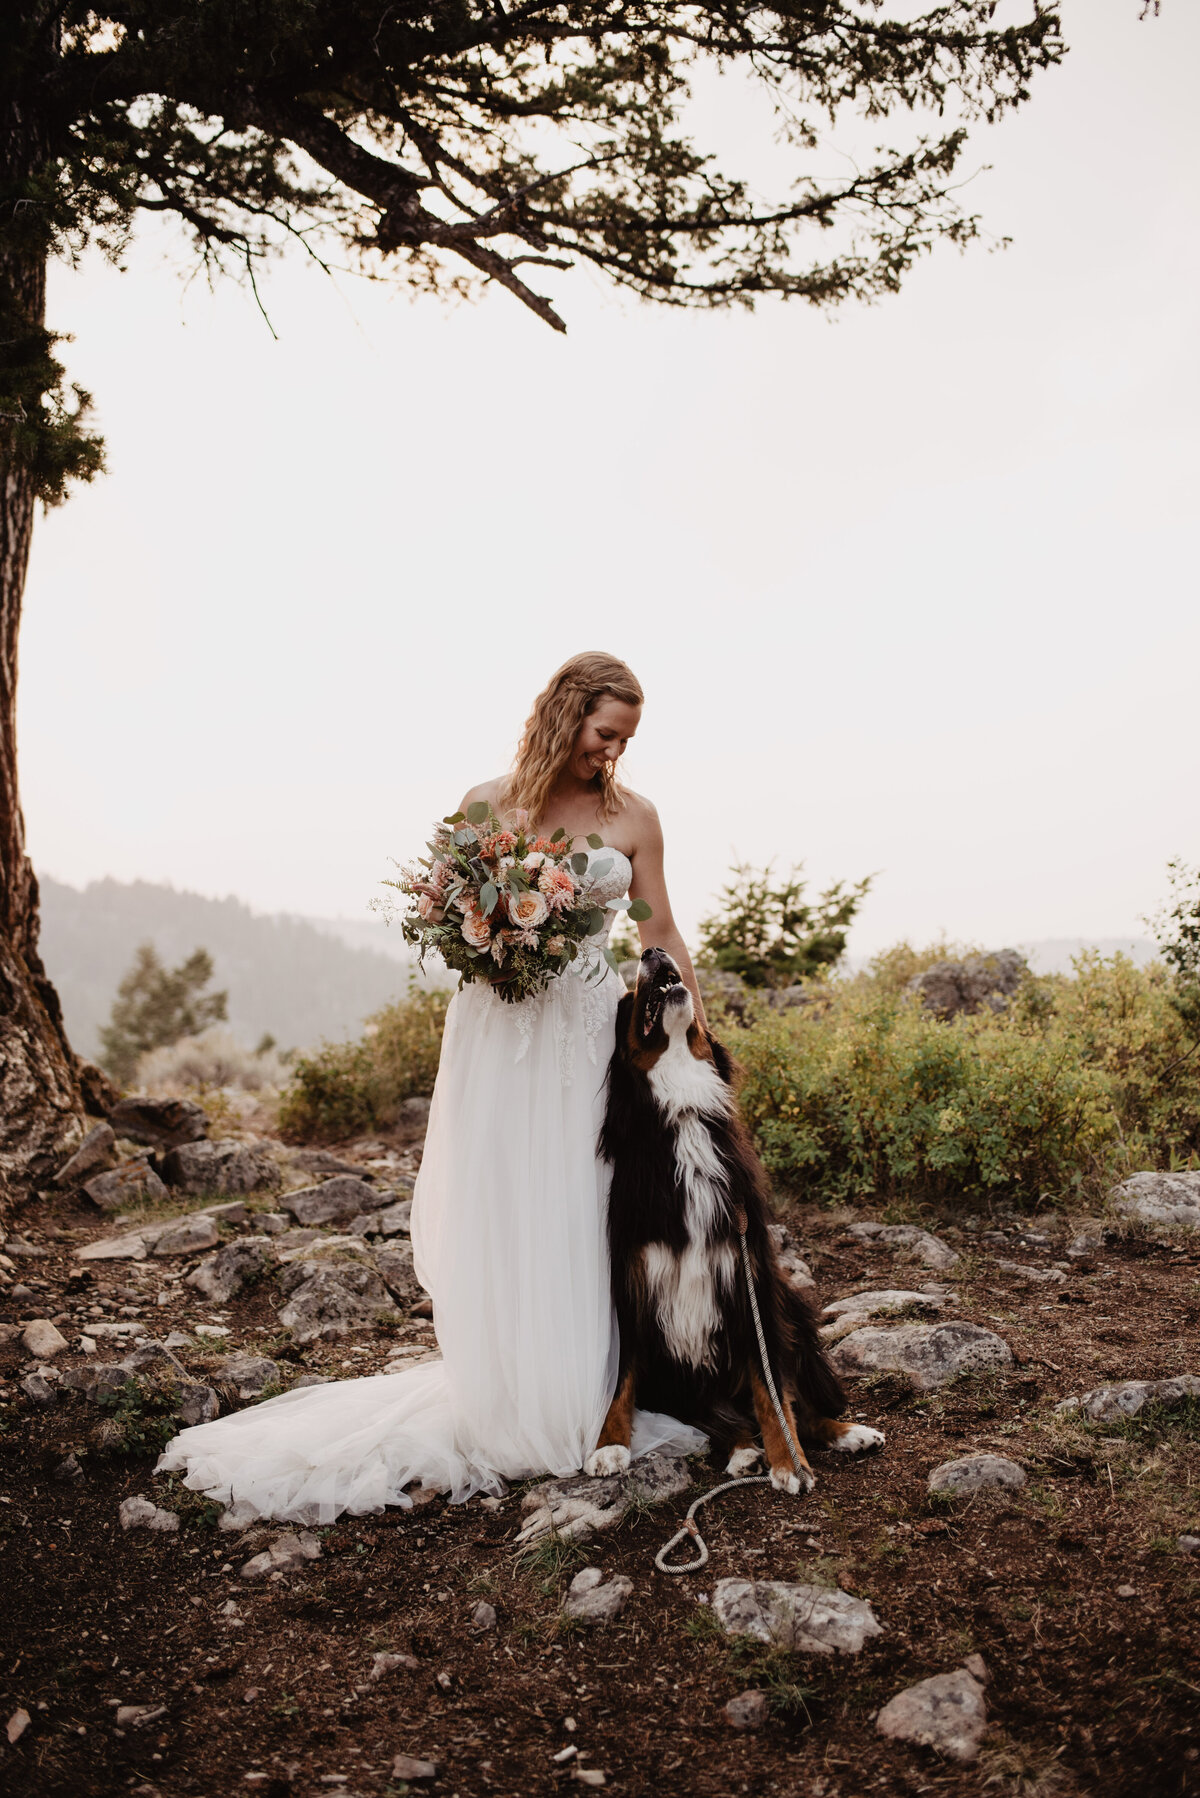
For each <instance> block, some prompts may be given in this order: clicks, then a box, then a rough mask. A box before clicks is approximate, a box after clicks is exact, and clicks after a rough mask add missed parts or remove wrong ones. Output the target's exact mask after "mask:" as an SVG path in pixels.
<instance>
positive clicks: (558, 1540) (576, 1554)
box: [515, 1530, 588, 1598]
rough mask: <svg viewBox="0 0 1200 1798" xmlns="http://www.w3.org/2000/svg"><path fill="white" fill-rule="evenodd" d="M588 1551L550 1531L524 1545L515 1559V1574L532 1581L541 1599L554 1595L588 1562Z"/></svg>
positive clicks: (555, 1531)
mask: <svg viewBox="0 0 1200 1798" xmlns="http://www.w3.org/2000/svg"><path fill="white" fill-rule="evenodd" d="M587 1558H588V1557H587V1551H586V1549H584V1548H583V1547H581V1546H580V1544H579V1543H577V1542H572V1541H571V1540H570V1539H569V1538H568V1537H566V1536H560V1535H559V1533H558V1531H557V1530H551V1531H550V1532H549V1533H548V1534H547V1535H545V1536H539V1537H538V1538H537V1540H536V1541H535V1542H529V1543H526V1545H525V1546H524V1547H523V1548H521V1549H518V1551H517V1554H516V1556H515V1561H516V1566H517V1571H518V1572H519V1573H521V1574H523V1575H524V1576H525V1578H527V1579H529V1580H531V1581H532V1582H533V1583H534V1585H536V1586H537V1588H538V1590H539V1591H540V1592H541V1593H542V1595H543V1597H546V1598H549V1597H550V1596H552V1595H557V1593H558V1591H559V1590H560V1588H561V1586H562V1583H563V1581H564V1580H565V1579H566V1578H567V1577H568V1575H573V1574H574V1572H575V1571H576V1569H577V1568H579V1567H581V1566H582V1565H583V1564H584V1562H585V1561H586V1560H587Z"/></svg>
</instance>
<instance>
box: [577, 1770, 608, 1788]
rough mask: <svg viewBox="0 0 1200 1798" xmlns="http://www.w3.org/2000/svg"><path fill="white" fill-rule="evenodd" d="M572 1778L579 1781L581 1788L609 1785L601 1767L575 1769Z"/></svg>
mask: <svg viewBox="0 0 1200 1798" xmlns="http://www.w3.org/2000/svg"><path fill="white" fill-rule="evenodd" d="M572 1778H574V1779H577V1780H578V1781H579V1783H580V1785H581V1786H602V1785H605V1784H606V1783H607V1781H606V1778H605V1775H604V1774H603V1773H601V1771H600V1769H599V1767H575V1768H574V1769H573V1770H572Z"/></svg>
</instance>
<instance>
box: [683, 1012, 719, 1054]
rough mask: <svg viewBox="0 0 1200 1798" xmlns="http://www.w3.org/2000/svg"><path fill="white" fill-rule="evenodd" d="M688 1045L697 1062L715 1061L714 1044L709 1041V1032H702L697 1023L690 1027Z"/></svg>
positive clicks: (691, 1024)
mask: <svg viewBox="0 0 1200 1798" xmlns="http://www.w3.org/2000/svg"><path fill="white" fill-rule="evenodd" d="M687 1044H688V1048H689V1049H690V1050H691V1052H692V1054H693V1055H694V1056H695V1057H696V1060H697V1061H711V1060H712V1059H713V1052H712V1044H711V1043H710V1042H709V1040H708V1032H707V1030H702V1029H701V1028H700V1025H699V1024H697V1023H696V1022H695V1021H693V1022H692V1023H690V1024H689V1025H688V1033H687Z"/></svg>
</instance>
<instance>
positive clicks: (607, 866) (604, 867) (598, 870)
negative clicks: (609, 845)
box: [592, 855, 612, 880]
mask: <svg viewBox="0 0 1200 1798" xmlns="http://www.w3.org/2000/svg"><path fill="white" fill-rule="evenodd" d="M611 872H612V856H611V855H610V856H609V857H608V858H607V859H606V860H605V861H602V862H597V863H596V866H595V867H594V868H593V869H592V873H593V875H594V876H595V878H596V879H597V880H601V879H603V877H604V875H606V874H610V873H611Z"/></svg>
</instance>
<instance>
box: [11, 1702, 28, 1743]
mask: <svg viewBox="0 0 1200 1798" xmlns="http://www.w3.org/2000/svg"><path fill="white" fill-rule="evenodd" d="M32 1720H33V1719H32V1718H31V1717H30V1715H29V1712H28V1711H27V1710H24V1709H23V1708H18V1709H17V1710H15V1711H14V1712H13V1714H12V1716H11V1717H10V1718H9V1719H8V1722H7V1724H6V1725H5V1734H6V1735H7V1736H8V1740H9V1744H10V1746H11V1744H12V1743H13V1742H19V1741H20V1740H21V1737H22V1736H23V1735H24V1734H25V1731H26V1730H27V1729H28V1728H29V1725H30V1723H31V1722H32Z"/></svg>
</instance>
